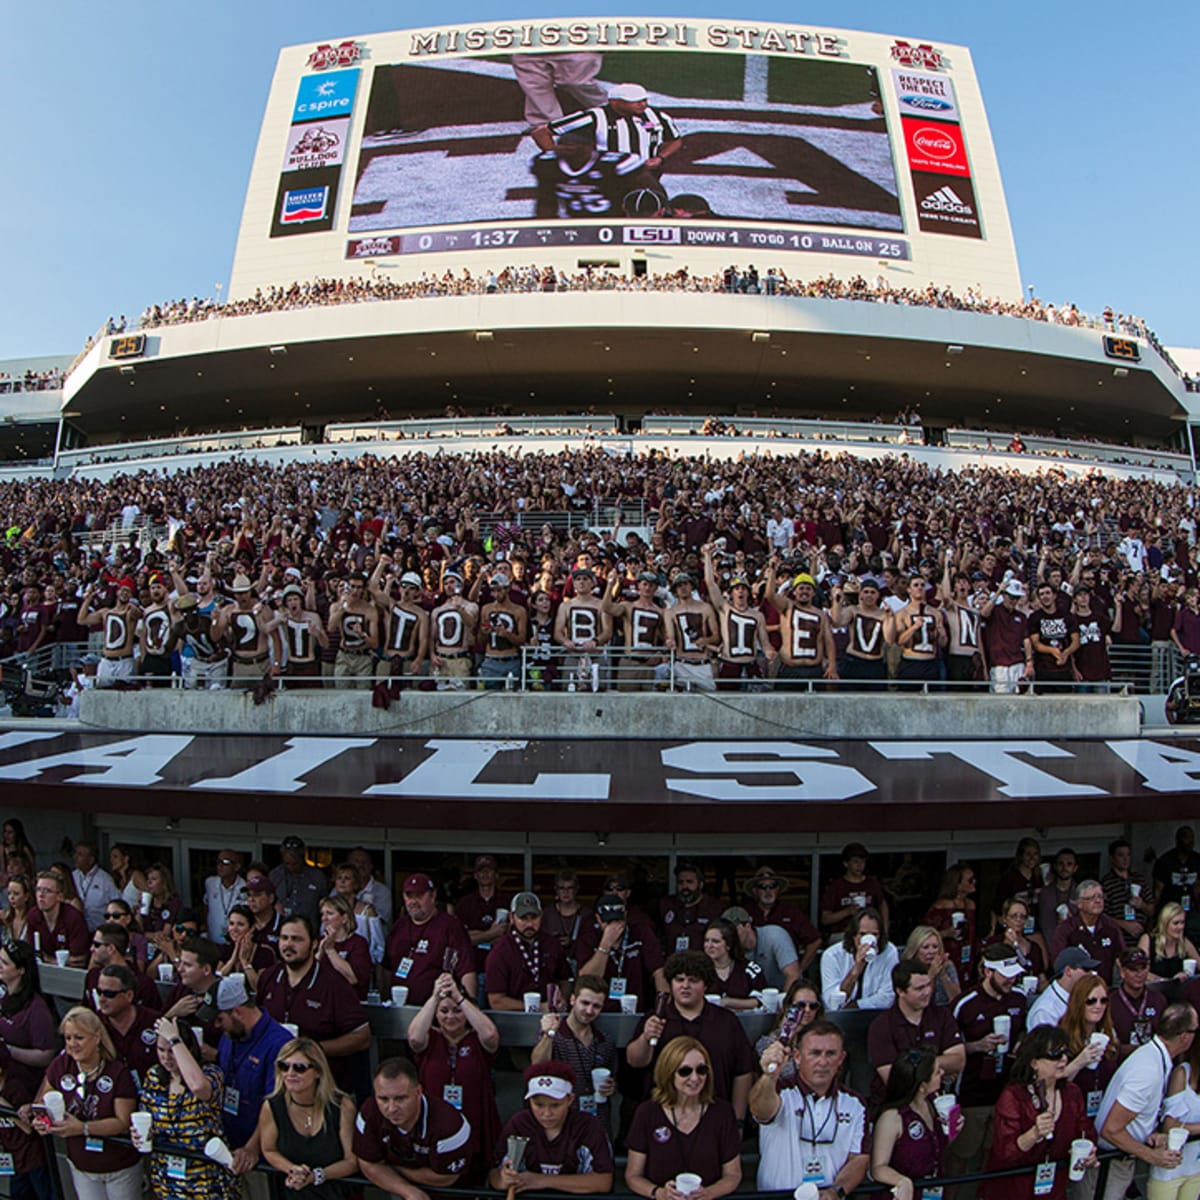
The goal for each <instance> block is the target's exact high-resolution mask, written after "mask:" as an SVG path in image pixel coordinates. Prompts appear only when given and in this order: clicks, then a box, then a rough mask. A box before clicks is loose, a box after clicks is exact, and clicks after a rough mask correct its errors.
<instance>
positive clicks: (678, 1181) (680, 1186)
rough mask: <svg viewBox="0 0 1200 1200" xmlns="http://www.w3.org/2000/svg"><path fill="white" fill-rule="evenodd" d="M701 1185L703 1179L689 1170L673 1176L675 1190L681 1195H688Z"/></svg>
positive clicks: (697, 1189)
mask: <svg viewBox="0 0 1200 1200" xmlns="http://www.w3.org/2000/svg"><path fill="white" fill-rule="evenodd" d="M703 1185H704V1180H703V1179H701V1178H700V1176H699V1175H693V1174H692V1173H691V1172H690V1171H685V1172H684V1173H683V1174H682V1175H676V1176H675V1190H676V1191H677V1192H679V1194H680V1195H682V1196H690V1195H691V1194H692V1193H693V1192H698V1191H699V1190H700V1189H701V1187H703Z"/></svg>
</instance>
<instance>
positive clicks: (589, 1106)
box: [579, 1092, 596, 1117]
mask: <svg viewBox="0 0 1200 1200" xmlns="http://www.w3.org/2000/svg"><path fill="white" fill-rule="evenodd" d="M579 1111H580V1112H585V1113H591V1114H592V1116H593V1117H594V1116H595V1115H596V1095H595V1093H594V1092H586V1093H585V1094H584V1095H582V1096H580V1097H579Z"/></svg>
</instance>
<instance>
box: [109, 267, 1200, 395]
mask: <svg viewBox="0 0 1200 1200" xmlns="http://www.w3.org/2000/svg"><path fill="white" fill-rule="evenodd" d="M575 291H621V292H702V293H715V292H729V293H736V294H763V295H769V296H784V297H805V298H812V299H821V300H860V301H868V302H872V303H878V304H898V305H905V306H916V307H921V308H942V309H952V310H955V311H960V312H980V313H989V314H993V315H1003V316H1012V317H1020V318H1023V319H1025V320H1031V321H1043V322H1049V323H1051V324H1058V325H1074V326H1086V327H1088V328H1094V329H1103V330H1107V331H1109V332H1112V333H1121V334H1126V335H1129V336H1132V337H1141V338H1145V339H1146V341H1147V342H1148V343H1149V344H1150V345H1151V346H1153V347H1154V349H1155V350H1156V351H1157V352H1158V353H1159V354H1160V355H1161V356H1162V358H1163V359H1164V360H1165V361H1166V362H1167V363H1168V364H1169V365H1170V366H1171V367H1172V369H1173V370H1174V371H1175V372H1176V373H1177V374H1180V375H1181V376H1182V372H1180V370H1179V367H1178V366H1177V365H1176V364H1175V362H1174V360H1173V359H1172V358H1171V356H1170V354H1169V353H1168V352H1167V350H1166V349H1165V347H1163V346H1162V344H1161V343H1160V342H1159V341H1158V339H1157V338H1156V337H1155V335H1154V332H1153V331H1152V330H1151V329H1150V328H1149V327H1148V326H1147V324H1146V322H1145V321H1144V320H1143V319H1142V318H1141V317H1137V316H1133V315H1127V314H1125V313H1114V312H1113V310H1112V309H1111V308H1106V309H1105V310H1104V312H1103V313H1102V314H1101V315H1100V316H1095V315H1091V314H1087V313H1083V312H1081V311H1080V310H1079V308H1078V307H1077V306H1076V305H1074V304H1062V305H1056V304H1054V303H1051V302H1046V301H1042V300H1039V299H1037V298H1036V297H1034V296H1032V295H1031V296H1030V297H1029V298H1028V299H1025V298H1022V299H1021V300H1019V301H1011V300H999V299H996V298H994V297H989V296H985V295H983V293H982V291H980V290H978V289H976V288H968V289H967V291H966V292H965V293H963V294H962V295H959V294H957V293H955V292H954V291H953V290H952V289H951V288H949V287H937V286H936V285H934V284H929V285H928V286H926V287H924V288H915V287H897V286H895V285H894V284H893V283H892V282H891V281H889V280H887V279H885V278H884V277H883V276H877V277H876V279H875V281H874V282H873V283H872V282H869V281H868V280H867V279H866V278H865V277H864V276H862V275H855V276H852V277H851V278H848V279H839V278H837V277H836V276H834V275H832V274H830V275H826V276H821V277H819V278H817V279H808V280H802V279H793V278H789V276H788V275H787V273H786V272H785V271H783V270H781V269H780V268H778V267H770V268H768V269H767V270H766V271H765V272H763V273H762V275H760V274H759V273H758V271H757V270H756V269H755V268H754V267H753V266H748V267H746V268H740V267H737V266H733V267H729V268H726V269H725V270H723V271H717V272H713V273H712V274H708V275H698V274H694V273H693V272H691V271H690V270H688V268H687V267H681V268H680V269H679V270H677V271H671V272H667V273H665V274H645V275H627V274H624V273H622V272H618V271H614V270H612V269H610V268H604V269H597V270H593V269H587V270H581V271H574V272H568V271H565V270H562V269H555V268H554V267H550V266H540V265H538V264H529V265H525V266H507V267H505V268H504V269H503V270H501V271H499V272H496V271H491V270H488V271H481V272H474V273H473V272H472V271H471V270H470V269H469V268H464V269H463V270H462V271H460V272H458V273H456V272H455V271H453V270H451V269H447V270H446V271H444V272H442V273H440V274H437V273H430V272H424V273H422V275H421V277H420V278H419V279H413V280H395V279H389V278H387V277H386V276H384V275H381V274H372V275H370V276H351V277H350V278H347V279H323V278H322V279H314V280H306V281H305V282H302V283H301V282H294V283H291V284H289V285H287V286H286V287H285V286H272V287H269V288H267V289H265V290H263V289H261V288H259V289H256V290H255V292H254V294H253V295H252V296H247V297H244V298H242V299H237V300H235V299H229V300H225V301H220V300H214V299H212V298H203V299H202V298H200V297H198V296H193V297H191V298H190V299H178V300H168V301H164V302H163V303H161V304H151V305H148V306H147V307H146V309H145V310H144V311H143V312H142V315H141V317H140V319H139V321H138V323H137V328H139V329H154V328H157V327H159V326H162V325H181V324H187V323H190V322H193V321H206V320H209V319H211V318H214V317H234V316H245V315H249V314H255V313H264V312H280V311H286V310H288V309H298V308H312V307H317V306H324V305H334V304H358V303H362V302H364V301H371V300H425V299H433V298H435V297H440V296H474V295H490V294H496V295H511V294H513V293H519V292H575ZM125 327H126V321H125V317H124V316H122V317H121V318H120V320H119V321H117V320H114V319H113V318H111V317H110V318H109V322H108V326H107V328H108V329H109V331H110V332H123V331H124V329H125ZM1187 382H1188V386H1189V387H1191V386H1195V382H1196V381H1187Z"/></svg>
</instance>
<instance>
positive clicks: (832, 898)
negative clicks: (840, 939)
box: [821, 842, 890, 933]
mask: <svg viewBox="0 0 1200 1200" xmlns="http://www.w3.org/2000/svg"><path fill="white" fill-rule="evenodd" d="M842 864H843V866H844V867H845V870H844V871H843V872H842V874H841V875H839V876H838V878H837V879H831V880H830V881H829V882H828V883H827V884H826V885H825V888H824V890H823V891H822V892H821V928H822V929H824V930H825V932H826V933H843V932H845V929H846V926H847V925H849V924H850V921H851V919H852V918H853V917H854V916H855V915H856V913H857V912H858V911H859V910H860V909H863V908H874V909H877V910H878V911H879V915H880V916H881V917H882V918H883V932H884V933H887V929H888V925H889V923H890V914H889V912H888V903H887V897H886V896H885V895H884V894H883V884H881V883H880V882H879V880H878V879H876V878H875V876H874V875H868V874H867V848H866V846H864V845H863V844H862V842H850V843H849V845H846V846H843V847H842Z"/></svg>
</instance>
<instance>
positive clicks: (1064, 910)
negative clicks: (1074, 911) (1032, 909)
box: [1054, 904, 1071, 921]
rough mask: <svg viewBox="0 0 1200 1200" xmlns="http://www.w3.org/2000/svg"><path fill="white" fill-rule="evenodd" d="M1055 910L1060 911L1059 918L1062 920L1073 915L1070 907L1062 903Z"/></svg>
mask: <svg viewBox="0 0 1200 1200" xmlns="http://www.w3.org/2000/svg"><path fill="white" fill-rule="evenodd" d="M1054 911H1055V912H1056V913H1058V919H1059V920H1060V921H1065V920H1066V919H1067V917H1069V916H1070V915H1071V910H1070V908H1068V907H1067V905H1065V904H1060V905H1059V906H1058V907H1057V908H1056V909H1055V910H1054Z"/></svg>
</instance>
